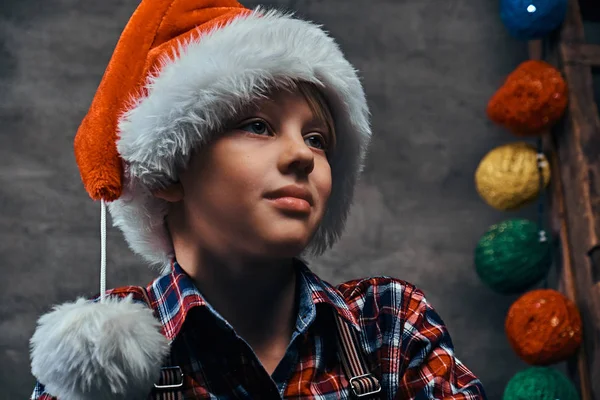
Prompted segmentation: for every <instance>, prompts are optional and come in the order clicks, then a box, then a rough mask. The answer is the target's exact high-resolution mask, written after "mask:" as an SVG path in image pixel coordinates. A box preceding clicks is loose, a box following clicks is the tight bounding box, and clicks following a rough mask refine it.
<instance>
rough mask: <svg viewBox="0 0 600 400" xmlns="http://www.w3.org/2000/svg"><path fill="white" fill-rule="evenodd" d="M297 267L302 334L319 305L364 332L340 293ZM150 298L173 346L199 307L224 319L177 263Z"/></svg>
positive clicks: (298, 325) (299, 263) (301, 266)
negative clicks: (173, 342) (191, 312)
mask: <svg viewBox="0 0 600 400" xmlns="http://www.w3.org/2000/svg"><path fill="white" fill-rule="evenodd" d="M294 267H295V269H296V272H297V279H298V281H297V290H298V296H299V299H298V302H299V303H298V304H299V307H298V311H299V312H298V317H297V319H296V330H297V331H298V332H300V333H302V332H304V331H305V330H306V329H307V328H308V326H310V324H311V323H312V322H313V321H314V320H315V318H316V313H317V307H316V305H317V304H326V305H328V306H329V307H331V308H332V309H333V310H334V311H335V312H336V313H337V314H339V315H340V316H341V317H342V318H343V319H344V320H346V321H347V322H349V323H350V325H351V326H353V327H354V328H355V329H356V330H357V331H360V325H359V324H358V321H357V319H356V316H355V315H354V314H353V313H352V312H351V310H350V308H349V307H348V305H347V304H346V302H345V301H344V297H343V296H342V294H341V293H340V291H339V290H338V289H336V288H335V287H333V286H332V285H330V284H329V283H327V282H325V281H323V280H321V278H319V277H318V276H317V275H316V274H314V273H313V272H312V271H311V270H310V269H309V268H308V266H307V265H306V264H305V263H304V262H303V261H301V260H295V262H294ZM148 294H149V296H150V298H151V301H152V304H153V308H154V309H155V310H156V312H157V313H158V317H159V319H160V322H161V325H162V330H163V334H164V335H165V336H166V337H167V339H169V341H171V342H172V341H173V340H174V339H175V338H176V337H177V335H178V334H179V332H180V331H181V328H182V326H183V323H184V322H185V320H186V318H187V315H188V313H189V312H190V310H192V309H193V308H195V307H208V308H209V310H210V311H211V312H212V313H213V314H214V315H215V316H216V317H217V318H219V319H222V317H221V316H220V315H219V314H218V313H217V312H216V311H215V310H214V309H213V308H212V307H211V306H210V304H208V303H207V301H206V300H205V299H204V297H203V296H202V294H201V293H200V291H199V290H198V288H197V287H196V285H195V284H194V281H193V280H192V279H191V278H190V277H189V276H188V275H187V274H186V273H185V271H184V270H183V269H182V268H181V266H180V265H179V264H178V263H177V262H175V263H173V268H172V271H171V273H169V274H166V275H163V276H161V277H159V278H157V279H156V280H155V281H154V282H152V284H151V285H150V286H149V287H148Z"/></svg>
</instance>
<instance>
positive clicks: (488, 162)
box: [475, 142, 550, 211]
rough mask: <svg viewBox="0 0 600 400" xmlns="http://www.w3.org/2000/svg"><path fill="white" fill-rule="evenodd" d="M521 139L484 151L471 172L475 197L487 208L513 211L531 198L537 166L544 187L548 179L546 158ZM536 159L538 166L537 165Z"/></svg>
mask: <svg viewBox="0 0 600 400" xmlns="http://www.w3.org/2000/svg"><path fill="white" fill-rule="evenodd" d="M540 157H541V159H540V160H538V153H537V151H536V149H535V148H534V147H533V146H531V145H529V144H527V143H523V142H518V143H509V144H506V145H503V146H499V147H496V148H495V149H493V150H492V151H490V152H489V153H487V154H486V155H485V156H484V157H483V159H482V160H481V162H480V163H479V166H478V167H477V170H476V171H475V186H476V188H477V192H478V193H479V196H481V198H482V199H483V200H484V201H485V202H486V203H487V204H488V205H490V206H491V207H494V208H495V209H497V210H502V211H511V210H516V209H518V208H520V207H522V206H524V205H526V204H529V203H531V202H532V201H534V200H535V199H536V198H537V197H538V196H539V194H540V189H541V188H540V170H539V168H541V171H542V175H543V179H544V181H543V182H544V187H546V186H547V185H548V183H549V182H550V166H549V164H548V161H547V160H546V157H545V156H543V155H540ZM538 161H539V168H538Z"/></svg>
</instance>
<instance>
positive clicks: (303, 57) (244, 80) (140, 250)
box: [32, 0, 371, 399]
mask: <svg viewBox="0 0 600 400" xmlns="http://www.w3.org/2000/svg"><path fill="white" fill-rule="evenodd" d="M298 81H305V82H311V83H313V84H315V85H316V86H317V87H319V88H320V89H321V91H322V93H323V95H324V96H325V98H326V99H327V102H328V104H329V106H330V108H331V113H332V116H333V119H334V124H335V128H336V137H337V143H336V151H335V152H334V154H333V155H332V156H331V158H330V165H331V173H332V191H331V196H330V198H329V201H328V206H327V210H326V212H325V215H324V218H323V221H322V223H321V225H320V227H319V228H318V231H317V232H316V234H315V236H314V238H313V240H312V242H311V244H310V246H309V250H310V251H312V252H313V253H316V254H319V253H321V252H323V251H324V250H326V249H327V248H328V247H330V246H331V245H332V244H333V243H334V242H335V241H336V239H337V238H338V237H339V236H340V234H341V232H342V230H343V227H344V223H345V220H346V216H347V214H348V210H349V207H350V204H351V201H352V197H353V192H354V186H355V184H356V181H357V178H358V175H359V173H360V170H361V168H362V161H363V158H364V156H365V152H366V149H367V145H368V142H369V139H370V136H371V130H370V126H369V111H368V107H367V103H366V100H365V95H364V91H363V88H362V86H361V83H360V81H359V78H358V77H357V74H356V71H355V70H354V68H353V67H352V65H351V64H350V63H349V62H348V61H347V60H346V58H345V57H344V55H343V54H342V52H341V51H340V49H339V47H338V45H337V44H336V43H335V42H334V40H333V39H332V38H331V37H329V36H328V35H327V33H326V32H324V31H323V30H322V29H321V28H320V27H319V26H318V25H315V24H313V23H311V22H307V21H304V20H301V19H298V18H295V17H293V16H292V15H290V14H285V13H282V12H279V11H269V10H264V9H262V8H257V9H255V10H249V9H247V8H244V7H243V6H242V5H241V4H239V3H238V2H237V1H234V0H142V2H141V3H140V5H139V6H138V8H137V10H136V11H135V13H134V14H133V16H132V17H131V19H130V21H129V23H128V24H127V26H126V27H125V30H124V31H123V34H122V36H121V38H120V40H119V42H118V43H117V46H116V48H115V51H114V54H113V57H112V58H111V60H110V62H109V65H108V68H107V69H106V72H105V74H104V77H103V78H102V81H101V83H100V86H99V88H98V91H97V93H96V96H95V97H94V100H93V102H92V104H91V107H90V110H89V112H88V113H87V115H86V116H85V118H84V120H83V122H82V124H81V126H80V128H79V131H78V132H77V136H76V138H75V155H76V160H77V163H78V165H79V169H80V172H81V177H82V180H83V183H84V185H85V188H86V190H87V192H88V193H89V195H90V196H91V197H92V198H93V199H95V200H101V201H102V207H104V204H105V203H106V204H108V209H109V211H110V213H111V216H112V219H113V222H114V224H115V225H116V226H118V227H119V228H120V229H121V230H122V232H123V234H124V236H125V239H126V240H127V242H128V244H129V246H130V247H131V249H132V250H133V251H134V252H135V253H137V254H139V255H141V256H142V257H144V258H145V259H146V260H147V261H149V262H150V263H151V264H153V265H158V266H159V267H162V269H163V272H167V271H168V268H170V261H171V260H172V257H173V247H172V243H171V241H170V239H169V235H168V233H167V229H166V226H165V224H164V217H165V215H166V210H167V207H166V206H167V204H166V202H165V201H164V200H161V199H158V198H156V197H154V196H153V195H152V191H153V190H155V189H158V188H163V187H165V186H167V185H169V184H170V183H173V182H176V181H177V180H178V177H177V171H178V170H180V169H181V168H182V167H184V166H185V165H186V163H187V162H188V160H189V157H190V154H191V153H192V151H193V150H194V149H197V148H198V147H200V146H202V145H203V144H205V143H207V142H208V141H210V139H211V137H212V136H213V135H214V134H216V133H217V132H219V130H220V129H221V128H222V127H223V123H224V122H227V121H228V120H229V119H230V118H232V117H233V116H235V115H236V113H237V112H239V111H240V110H241V109H243V107H244V106H246V105H248V104H250V103H252V102H253V101H255V100H256V99H258V98H259V97H261V96H264V94H265V93H267V92H268V91H269V90H270V89H273V88H278V87H289V86H291V85H293V84H294V83H295V82H298ZM103 210H104V208H103ZM103 238H104V235H103ZM102 249H103V261H102V263H103V265H104V262H105V257H104V254H105V253H104V251H105V250H104V244H103V247H102ZM101 275H102V278H101V293H104V290H105V287H104V280H105V279H104V269H102V273H101ZM102 305H103V306H108V302H103V304H102ZM79 306H80V307H83V308H85V307H93V306H98V304H93V305H92V304H85V305H81V304H80V305H79ZM63 309H64V306H63V307H62V308H61V307H59V308H57V309H55V311H53V312H52V313H50V314H49V315H46V316H44V317H43V318H42V319H41V320H40V325H39V326H38V330H37V331H36V334H35V335H34V337H33V338H32V370H33V371H34V374H35V375H36V376H37V377H38V379H39V380H40V381H41V382H42V383H46V385H47V387H48V382H44V379H41V378H42V376H39V374H42V375H43V377H44V378H45V379H46V380H48V379H52V380H54V381H57V377H58V375H60V373H59V372H56V371H54V372H53V373H54V375H52V373H48V372H43V371H41V370H42V369H44V368H46V367H47V366H48V365H49V363H46V362H42V361H44V360H46V359H47V357H48V355H47V352H48V351H51V350H52V349H50V348H46V347H47V346H45V345H44V344H48V346H50V344H49V343H53V344H52V346H55V345H56V343H54V342H53V341H52V340H48V337H55V336H56V335H57V333H56V331H55V330H54V331H52V326H51V325H53V324H54V325H56V321H57V320H58V319H59V317H60V315H59V312H60V311H61V310H62V311H64V310H63ZM69 310H70V309H69ZM72 311H73V310H70V311H69V312H72ZM85 313H86V312H85V310H84V311H82V312H80V314H78V315H79V316H81V315H82V314H85ZM87 314H89V315H90V316H92V315H94V316H95V315H97V310H96V311H89V312H87ZM115 315H116V314H115ZM50 317H51V318H50ZM44 318H46V319H45V320H44ZM78 318H79V317H78ZM94 318H96V317H94ZM50 321H52V322H50ZM148 326H149V329H150V330H156V326H150V325H148ZM49 331H52V332H49ZM83 334H84V333H82V335H83ZM85 334H86V335H88V336H89V335H91V334H89V332H88V333H85ZM52 335H54V336H52ZM92 336H93V335H92ZM88 339H89V341H90V343H91V342H93V340H91V336H90V338H88ZM88 339H86V340H88ZM55 340H58V339H56V338H55ZM82 340H83V339H82ZM75 341H77V340H75ZM90 343H87V344H85V345H86V346H92V344H90ZM61 345H64V343H61ZM94 345H95V344H94ZM157 348H160V349H164V346H160V345H157ZM51 353H52V354H55V353H56V352H51ZM67 353H68V352H67ZM100 353H101V352H100ZM159 356H160V355H157V354H154V355H152V357H149V358H152V359H153V360H154V361H153V362H154V363H156V361H155V360H156V359H158V358H160V357H159ZM61 357H68V355H64V356H61ZM42 358H43V359H44V360H42ZM134 358H135V357H134ZM66 360H67V358H64V359H63V358H61V360H58V362H57V363H54V365H58V366H61V367H58V368H64V367H62V364H61V363H62V362H66ZM106 362H109V361H107V360H102V365H107V364H106ZM136 368H137V369H138V370H139V368H140V366H135V368H134V367H132V369H134V370H135V369H136ZM144 368H146V369H147V366H145V367H144ZM55 369H56V367H55ZM65 369H66V368H65ZM124 369H127V368H124ZM36 372H37V374H36ZM130 372H131V371H130ZM123 375H127V372H126V371H123ZM154 378H155V376H154V377H146V380H148V379H154ZM60 379H66V377H64V376H60V377H58V382H59V383H57V385H58V386H61V387H62V388H65V387H70V388H71V389H72V388H73V387H75V386H78V385H79V387H80V388H83V387H88V388H89V387H91V386H93V385H96V383H94V382H87V383H85V382H84V383H82V382H76V383H73V382H71V384H70V385H71V386H69V384H67V383H60ZM108 381H110V379H107V380H105V383H106V382H108ZM96 382H98V381H97V380H96ZM145 383H146V382H137V383H136V384H135V385H133V386H132V387H134V386H136V385H137V386H140V385H141V386H143V385H144V384H145ZM150 383H151V381H150ZM86 385H87V386H86ZM121 386H123V383H122V382H121V383H119V384H115V385H112V384H111V391H112V393H111V395H110V396H109V397H110V398H121V397H118V396H117V394H116V392H118V391H119V390H120V389H119V390H116V389H115V388H116V387H119V388H120V387H121ZM71 389H69V390H70V391H69V390H63V389H61V388H58V389H55V391H56V390H58V391H60V392H61V393H60V396H59V397H61V398H62V399H69V398H79V397H77V396H81V397H82V398H84V397H85V398H86V399H90V398H104V397H90V394H89V393H91V389H90V390H88V391H87V392H85V394H82V393H84V392H81V393H79V394H77V393H76V390H75V389H73V390H71ZM98 390H100V389H98ZM123 393H124V392H123ZM53 394H54V393H53ZM123 396H124V397H122V398H131V397H132V396H131V393H128V394H123ZM127 396H129V397H127Z"/></svg>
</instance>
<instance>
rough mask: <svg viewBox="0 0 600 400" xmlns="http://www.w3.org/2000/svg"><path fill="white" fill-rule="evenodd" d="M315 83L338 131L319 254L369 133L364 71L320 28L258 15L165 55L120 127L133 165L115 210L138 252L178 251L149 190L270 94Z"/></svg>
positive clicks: (155, 256)
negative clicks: (298, 84)
mask: <svg viewBox="0 0 600 400" xmlns="http://www.w3.org/2000/svg"><path fill="white" fill-rule="evenodd" d="M295 81H307V82H313V83H315V84H316V85H318V86H319V87H321V90H322V91H323V93H324V95H325V96H326V98H327V100H328V102H329V104H330V106H331V108H332V110H331V111H332V115H333V118H334V121H335V127H336V133H337V145H336V151H335V153H334V154H333V156H332V158H331V160H330V162H331V170H332V181H333V186H332V192H331V196H330V199H329V201H328V207H327V210H326V212H325V215H324V218H323V221H322V223H321V225H320V227H319V229H318V231H317V233H316V234H315V237H314V238H313V241H312V243H311V245H310V247H309V249H310V250H311V251H312V252H313V253H316V254H319V253H321V252H323V251H324V250H326V249H327V248H328V247H330V246H331V245H332V244H333V243H334V242H335V241H336V240H337V238H338V237H339V235H340V234H341V233H342V230H343V227H344V224H345V220H346V216H347V214H348V210H349V208H350V204H351V201H352V197H353V192H354V186H355V183H356V181H357V178H358V175H359V173H360V170H361V168H362V162H363V158H364V156H365V152H366V149H367V145H368V143H369V140H370V136H371V129H370V126H369V110H368V107H367V103H366V99H365V94H364V91H363V88H362V86H361V83H360V81H359V78H358V76H357V74H356V71H355V70H354V68H353V67H352V65H351V64H350V63H349V62H348V61H347V60H346V58H345V57H344V55H343V54H342V52H341V51H340V49H339V47H338V45H337V44H336V43H335V42H334V40H333V39H332V38H331V37H329V36H328V35H327V34H326V33H325V32H324V31H323V30H322V29H321V28H320V27H319V26H317V25H315V24H313V23H311V22H307V21H303V20H300V19H297V18H294V17H292V16H291V15H288V14H283V13H281V12H278V11H268V12H265V11H263V10H260V9H257V10H255V11H254V12H252V13H251V14H249V15H247V16H243V17H238V18H236V19H234V20H233V21H231V22H229V23H227V24H226V25H224V26H220V27H218V28H216V29H214V30H213V31H211V32H209V33H206V34H203V35H201V36H199V37H197V38H195V39H193V40H191V41H189V42H186V43H182V44H181V45H180V50H179V55H178V56H172V57H168V58H165V59H164V60H163V61H162V67H161V68H160V70H159V71H157V72H156V73H155V74H154V75H153V76H152V77H150V78H149V80H148V83H147V85H146V89H147V96H146V97H142V98H139V99H136V100H135V101H134V102H133V104H132V106H131V107H130V108H129V110H128V111H127V112H126V113H125V114H124V115H123V116H122V117H121V119H120V122H119V140H118V142H117V148H118V150H119V153H120V155H121V157H122V158H123V160H124V162H125V164H126V176H125V179H126V181H127V182H126V185H125V186H126V187H125V190H124V193H123V196H122V197H121V198H120V199H118V200H116V201H114V202H112V203H111V204H110V205H109V210H110V213H111V215H112V217H113V220H114V223H115V225H116V226H118V227H119V228H120V229H121V230H122V231H123V233H124V235H125V238H126V240H127V242H128V243H129V245H130V247H131V248H132V250H133V251H134V252H136V253H138V254H140V255H142V256H143V257H145V258H146V259H147V260H148V261H149V262H151V263H153V264H161V265H165V264H167V263H168V261H169V258H170V256H171V254H172V252H173V249H172V245H171V241H170V239H169V237H168V233H167V230H166V227H165V225H164V223H163V221H164V216H165V212H166V207H165V206H164V204H163V200H159V199H156V198H154V197H152V195H151V193H150V191H149V189H152V188H158V187H163V186H165V185H167V184H169V183H171V182H174V181H176V180H177V171H178V170H179V169H180V168H182V167H184V166H185V165H186V163H187V162H188V160H189V156H190V154H191V152H192V151H193V150H194V149H195V148H197V147H198V146H201V145H202V144H204V143H206V142H208V141H209V140H210V139H211V136H212V135H214V134H215V133H216V132H218V131H219V129H221V128H222V127H223V123H225V122H228V120H229V119H230V118H232V117H233V116H235V114H236V113H237V112H239V111H240V109H242V108H243V107H244V106H245V105H248V104H249V103H251V102H252V101H254V100H256V99H257V98H258V97H259V96H260V95H263V94H264V93H266V92H267V91H268V90H269V89H272V88H274V87H280V86H289V85H291V84H292V83H293V82H295Z"/></svg>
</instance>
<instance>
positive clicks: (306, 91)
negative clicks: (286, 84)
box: [296, 81, 336, 150]
mask: <svg viewBox="0 0 600 400" xmlns="http://www.w3.org/2000/svg"><path fill="white" fill-rule="evenodd" d="M296 88H297V89H298V91H299V92H300V93H301V94H302V96H304V99H305V100H306V102H307V103H308V107H309V108H310V111H312V113H313V114H314V116H315V117H317V118H318V119H320V120H321V122H323V123H324V124H325V126H326V127H327V129H328V130H329V137H330V143H328V144H329V149H331V150H332V149H333V148H334V147H335V140H336V134H335V123H334V120H333V115H332V113H331V108H330V107H329V103H328V102H327V99H326V98H325V95H324V94H323V92H322V91H321V90H320V89H319V88H318V87H317V85H315V84H314V83H311V82H306V81H299V82H297V83H296Z"/></svg>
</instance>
